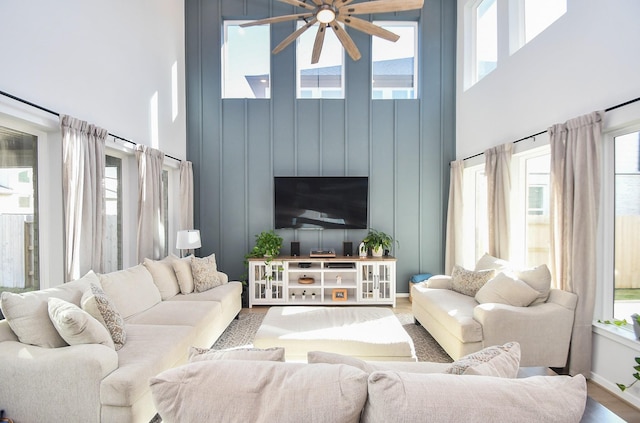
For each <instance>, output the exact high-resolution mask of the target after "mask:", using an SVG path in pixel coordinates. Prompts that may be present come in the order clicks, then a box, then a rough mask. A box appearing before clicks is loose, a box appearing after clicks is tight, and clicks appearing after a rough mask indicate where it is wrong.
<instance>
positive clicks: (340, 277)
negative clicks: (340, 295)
mask: <svg viewBox="0 0 640 423" xmlns="http://www.w3.org/2000/svg"><path fill="white" fill-rule="evenodd" d="M341 283H342V276H340V275H338V276H336V285H340V284H341Z"/></svg>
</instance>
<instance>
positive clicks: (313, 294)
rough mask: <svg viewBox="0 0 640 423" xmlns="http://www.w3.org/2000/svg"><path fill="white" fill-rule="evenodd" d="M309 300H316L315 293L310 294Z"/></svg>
mask: <svg viewBox="0 0 640 423" xmlns="http://www.w3.org/2000/svg"><path fill="white" fill-rule="evenodd" d="M311 299H312V300H315V299H316V293H315V292H312V293H311Z"/></svg>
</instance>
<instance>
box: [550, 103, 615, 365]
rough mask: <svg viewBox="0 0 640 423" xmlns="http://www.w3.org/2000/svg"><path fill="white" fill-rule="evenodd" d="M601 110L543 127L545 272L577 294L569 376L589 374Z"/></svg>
mask: <svg viewBox="0 0 640 423" xmlns="http://www.w3.org/2000/svg"><path fill="white" fill-rule="evenodd" d="M603 119H604V112H593V113H591V114H589V115H585V116H581V117H578V118H575V119H571V120H569V121H567V122H566V123H565V124H556V125H554V126H552V127H551V128H549V130H548V133H549V138H550V143H551V257H552V259H551V268H552V273H553V276H554V283H555V285H556V286H557V287H558V288H561V289H563V290H565V291H570V292H574V293H576V294H578V305H577V307H576V315H575V318H574V323H573V333H572V335H571V350H570V351H569V373H570V374H572V375H575V374H578V373H582V374H583V375H585V376H589V375H590V372H591V323H592V320H593V308H594V304H595V294H596V236H597V234H596V232H597V225H598V209H599V207H600V143H601V138H602V123H603Z"/></svg>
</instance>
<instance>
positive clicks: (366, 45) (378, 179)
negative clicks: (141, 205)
mask: <svg viewBox="0 0 640 423" xmlns="http://www.w3.org/2000/svg"><path fill="white" fill-rule="evenodd" d="M450 3H455V2H448V1H446V0H425V5H424V8H423V10H422V11H416V12H411V13H407V14H403V13H399V14H397V16H396V15H395V14H386V15H380V16H376V19H378V20H383V19H385V20H393V19H419V22H420V23H419V45H420V51H419V55H420V58H419V60H420V62H419V63H420V74H419V80H420V85H419V97H420V98H419V99H417V100H375V101H373V100H371V75H370V74H371V37H370V36H368V35H366V34H364V33H361V32H359V31H355V30H352V29H349V28H348V29H347V30H348V31H349V34H350V35H351V36H352V38H353V39H354V42H355V43H356V45H357V46H358V48H359V49H360V51H361V53H362V59H361V60H360V61H357V62H354V61H352V60H351V59H350V58H349V57H348V56H347V57H346V59H345V67H344V70H345V76H344V80H345V98H344V99H300V100H297V99H296V76H295V43H292V44H291V45H290V46H289V47H287V48H286V49H284V50H283V51H282V52H280V53H279V54H277V55H272V56H271V78H270V87H271V98H270V99H224V100H223V99H222V98H221V88H220V87H221V81H220V78H221V76H222V75H221V58H220V46H221V33H222V24H223V21H224V19H259V18H264V17H268V16H275V15H281V14H287V13H293V8H292V7H291V6H289V5H286V4H283V3H281V2H278V1H275V0H240V1H238V0H221V1H216V0H185V7H186V11H185V16H186V23H185V27H186V30H187V36H186V38H187V48H186V52H187V53H186V56H187V57H186V61H187V66H186V69H187V77H186V81H187V140H188V141H187V154H188V158H189V160H191V161H192V162H193V163H194V176H195V187H196V188H195V191H196V192H195V197H196V216H195V222H196V228H198V229H200V231H201V234H202V244H203V247H202V249H201V250H200V251H199V255H201V256H205V255H209V254H211V253H216V257H217V258H218V266H219V268H220V270H222V271H224V272H227V273H228V274H229V276H230V277H231V278H232V279H237V278H240V277H242V276H243V275H244V274H245V268H244V264H243V261H244V255H245V254H246V253H247V252H248V251H249V250H250V249H251V248H252V247H253V245H254V239H255V235H256V234H258V233H259V232H261V231H263V230H268V229H272V228H273V177H274V176H293V175H306V176H319V175H321V176H345V175H346V176H368V177H369V184H370V188H369V190H370V192H369V224H370V227H373V228H376V229H379V230H383V231H385V232H388V233H389V234H391V235H392V236H393V237H394V238H396V239H398V240H399V241H400V248H398V247H397V246H394V248H393V253H394V255H395V256H396V257H397V258H398V265H397V281H398V286H397V292H399V293H406V292H408V289H409V287H408V279H409V277H410V276H411V275H412V274H415V273H421V272H432V273H436V272H439V271H441V270H442V268H443V250H444V219H443V216H445V215H446V196H447V192H448V173H449V162H450V161H451V160H452V159H453V157H454V156H455V144H454V141H455V140H454V138H453V128H455V114H454V113H455V110H454V103H453V99H454V95H455V89H454V85H453V82H454V74H453V73H452V70H453V69H454V67H455V57H454V56H455V55H454V50H453V49H454V48H455V4H450ZM450 9H451V10H450ZM294 30H295V24H294V23H293V22H288V23H282V24H276V25H272V27H271V46H272V48H273V47H275V46H276V45H277V44H278V43H280V41H281V40H282V39H284V38H285V37H286V36H287V35H289V34H290V33H291V32H292V31H294ZM312 30H314V29H312ZM327 36H333V35H332V34H327ZM450 73H451V75H449V74H450ZM278 233H279V234H280V235H281V236H282V237H283V238H284V244H283V248H282V253H284V254H288V253H289V243H290V241H293V240H298V241H300V243H301V250H302V253H303V254H305V253H308V251H309V250H310V249H311V248H315V247H323V248H335V249H336V252H338V253H340V252H341V251H342V242H343V241H352V242H353V243H354V250H355V248H356V247H357V245H358V244H359V243H360V241H361V240H362V239H363V238H364V236H365V235H366V230H325V231H314V230H279V231H278Z"/></svg>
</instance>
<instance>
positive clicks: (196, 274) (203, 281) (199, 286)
mask: <svg viewBox="0 0 640 423" xmlns="http://www.w3.org/2000/svg"><path fill="white" fill-rule="evenodd" d="M191 272H192V273H193V286H194V291H195V292H204V291H207V290H209V289H211V288H215V287H216V286H220V285H222V281H221V280H220V278H219V277H218V266H217V265H216V255H215V254H211V255H210V256H209V257H203V258H198V257H191Z"/></svg>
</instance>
